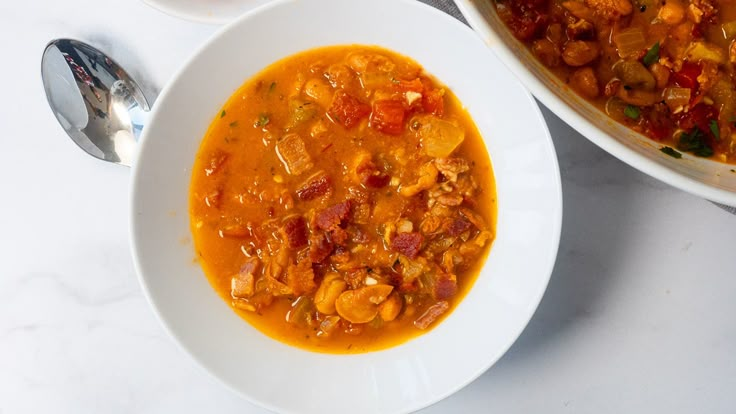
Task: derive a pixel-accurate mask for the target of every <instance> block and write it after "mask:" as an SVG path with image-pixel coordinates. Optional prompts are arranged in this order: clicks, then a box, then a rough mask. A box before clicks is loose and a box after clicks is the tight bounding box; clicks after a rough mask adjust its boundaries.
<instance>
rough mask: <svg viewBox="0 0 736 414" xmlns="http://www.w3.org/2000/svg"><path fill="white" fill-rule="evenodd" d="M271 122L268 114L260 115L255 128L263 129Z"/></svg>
mask: <svg viewBox="0 0 736 414" xmlns="http://www.w3.org/2000/svg"><path fill="white" fill-rule="evenodd" d="M269 122H271V118H269V117H268V114H260V115H259V116H258V120H257V121H256V123H255V124H254V126H255V127H256V128H263V127H265V126H266V125H268V123H269Z"/></svg>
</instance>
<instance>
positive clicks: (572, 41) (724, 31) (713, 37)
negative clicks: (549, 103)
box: [495, 0, 736, 163]
mask: <svg viewBox="0 0 736 414" xmlns="http://www.w3.org/2000/svg"><path fill="white" fill-rule="evenodd" d="M495 2H496V8H497V10H498V14H499V16H500V17H501V19H502V20H503V21H504V22H505V23H506V25H507V26H508V27H509V29H510V30H511V31H512V32H513V34H514V35H515V36H516V37H517V38H519V39H520V40H522V41H524V42H525V43H526V44H527V45H528V46H529V48H530V49H531V51H532V53H533V54H534V55H535V56H536V58H537V59H538V60H539V61H540V62H542V63H543V64H544V65H545V66H547V67H548V68H549V69H550V70H551V71H552V72H553V73H555V74H556V75H557V76H559V77H560V78H561V79H563V80H564V81H565V82H567V83H568V84H569V85H570V87H571V88H572V89H574V90H575V91H577V92H578V93H579V94H580V95H581V96H582V97H584V98H586V99H588V100H589V101H591V102H592V103H594V104H596V105H597V106H598V107H599V108H601V109H603V110H605V111H606V112H607V113H608V115H609V116H611V117H612V118H613V119H615V120H617V121H619V122H621V123H623V124H625V125H627V126H629V127H631V128H632V129H634V130H636V131H638V132H641V133H642V134H644V135H646V136H648V137H650V138H651V139H653V140H655V141H658V142H661V143H662V144H663V146H662V150H663V152H665V153H666V154H668V155H671V156H673V157H676V158H680V157H681V156H682V154H681V152H688V153H692V154H694V155H696V156H699V157H711V158H713V159H715V160H718V161H722V162H728V163H736V124H735V122H736V117H735V115H736V89H735V88H734V68H733V65H734V63H736V43H734V39H736V3H734V2H733V1H731V0H666V1H654V0H495Z"/></svg>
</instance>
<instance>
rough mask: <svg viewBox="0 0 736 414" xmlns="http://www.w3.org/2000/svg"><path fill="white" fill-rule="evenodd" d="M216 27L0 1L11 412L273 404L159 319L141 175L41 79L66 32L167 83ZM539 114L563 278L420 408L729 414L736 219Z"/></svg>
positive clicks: (141, 11)
mask: <svg viewBox="0 0 736 414" xmlns="http://www.w3.org/2000/svg"><path fill="white" fill-rule="evenodd" d="M215 30H216V28H215V27H212V26H204V25H198V24H193V23H188V22H184V21H180V20H176V19H174V18H171V17H168V16H165V15H163V14H161V13H159V12H157V11H155V10H153V9H151V8H149V7H147V6H145V5H144V4H142V3H141V2H140V1H135V0H130V1H125V2H119V1H115V2H113V1H100V0H66V1H53V0H31V1H23V2H17V1H2V2H0V34H2V38H3V41H2V45H3V46H2V50H3V56H4V62H3V65H2V67H1V68H0V78H1V79H3V81H4V82H3V86H4V87H3V93H2V99H0V120H1V121H2V126H3V129H4V133H3V134H0V142H1V143H2V148H3V149H2V150H1V151H0V189H1V190H2V192H3V196H2V198H1V200H2V202H0V257H1V258H2V259H1V260H0V413H2V414H6V413H8V414H10V413H13V414H15V413H36V412H38V413H41V412H44V413H131V412H135V413H165V412H177V413H198V412H210V411H212V409H213V408H216V410H217V412H220V413H230V412H232V413H235V412H239V413H243V412H245V413H262V412H265V411H264V410H261V409H259V408H257V407H255V406H252V405H250V404H249V403H247V402H246V401H244V400H242V399H241V398H239V397H238V396H237V395H234V394H233V393H231V392H230V391H228V390H227V389H225V388H223V387H222V386H220V384H219V383H217V382H216V381H215V380H213V379H211V378H210V377H209V376H208V375H207V374H205V373H204V372H203V371H201V370H200V369H199V368H198V367H197V366H196V365H195V364H194V362H192V361H191V360H190V359H189V357H188V356H187V355H185V354H184V353H183V351H181V350H180V349H179V348H178V347H177V346H176V345H175V344H174V342H173V341H172V340H171V339H170V338H169V337H168V336H167V335H166V333H165V332H164V330H163V329H162V327H161V326H160V325H159V323H158V322H157V321H156V320H155V317H154V314H153V312H152V311H151V309H150V308H149V306H148V305H147V304H146V301H145V299H144V297H143V295H142V293H141V289H140V287H139V286H138V282H137V280H136V276H135V274H134V270H133V265H132V260H131V255H130V253H129V249H128V228H127V226H128V223H127V217H128V186H129V170H128V169H127V168H123V167H118V166H115V165H112V164H107V163H104V162H101V161H98V160H95V159H93V158H91V157H89V156H87V155H85V154H83V153H82V151H80V150H79V149H78V148H77V147H76V146H75V145H74V144H73V143H72V142H71V141H70V140H69V139H68V138H67V137H66V136H65V134H64V132H63V131H62V130H61V128H60V127H59V125H58V124H57V122H56V120H55V119H54V117H53V116H52V114H51V112H50V110H49V109H48V107H47V104H46V100H45V97H44V94H43V89H42V85H41V81H40V70H39V64H40V57H41V52H42V50H43V47H44V45H45V44H46V43H47V42H48V41H49V40H50V39H52V38H55V37H65V36H66V37H73V38H79V39H82V40H85V41H88V42H91V43H92V44H94V45H96V46H98V47H100V48H102V49H103V50H106V51H108V52H109V53H110V54H111V55H112V56H113V57H114V58H115V59H116V60H117V61H118V62H119V63H121V64H123V65H124V66H125V67H126V68H129V71H130V72H131V73H132V74H133V75H134V76H135V77H136V78H137V79H139V81H141V82H142V83H144V88H146V89H148V90H149V91H153V92H157V91H158V90H159V89H160V88H161V87H162V86H163V85H164V84H165V82H166V81H167V79H168V78H169V77H170V76H171V75H172V73H173V72H174V71H175V69H176V68H177V67H178V66H179V65H180V64H181V63H182V62H183V61H184V60H185V59H186V58H187V56H188V55H189V54H190V53H191V52H192V51H193V49H194V48H196V47H197V46H198V45H200V44H202V43H203V42H204V41H205V39H207V37H208V36H210V35H211V34H212V33H213V32H214V31H215ZM544 114H545V116H546V118H547V121H548V122H549V126H550V130H551V132H552V136H553V137H554V141H555V145H556V146H557V151H558V154H559V158H560V166H561V169H562V180H563V182H562V185H563V191H564V208H565V213H564V223H563V231H562V241H561V245H560V251H559V256H558V259H557V265H556V267H555V271H554V274H553V275H552V280H551V283H550V285H549V289H548V291H547V293H546V295H545V297H544V299H543V301H542V304H541V306H540V307H539V310H538V311H537V313H536V315H535V316H534V318H533V319H532V321H531V323H530V325H529V326H528V327H527V329H526V330H525V332H524V333H523V335H522V336H521V338H520V339H519V340H518V341H517V343H516V344H515V345H514V346H513V347H512V348H511V350H510V351H509V352H508V354H506V356H504V357H503V358H502V359H501V360H500V361H499V362H498V363H497V364H496V365H495V366H494V367H492V368H491V369H490V370H489V371H488V372H487V373H486V374H485V375H483V376H482V377H481V378H479V379H478V380H477V381H475V382H474V383H472V384H471V385H469V386H468V387H466V388H465V389H463V390H462V391H460V392H459V393H457V394H455V395H454V396H452V397H450V398H448V399H446V400H444V401H442V402H440V403H438V404H436V405H435V406H433V407H430V408H428V409H427V410H425V412H426V413H446V412H462V413H466V412H500V413H508V412H544V413H601V414H602V413H623V412H655V413H658V412H667V413H668V414H672V413H692V412H707V413H727V412H733V411H734V406H736V393H734V390H735V389H736V352H734V349H736V322H735V321H736V319H735V318H734V315H736V300H734V296H736V266H735V264H736V263H734V258H736V253H735V252H736V250H735V248H736V216H733V215H730V214H728V213H726V212H725V211H723V210H721V209H719V208H718V207H716V206H714V205H713V204H711V203H709V202H708V201H705V200H702V199H699V198H697V197H695V196H692V195H689V194H685V193H683V192H680V191H678V190H675V189H673V188H671V187H668V186H666V185H664V184H661V183H659V182H656V181H654V180H653V179H651V178H649V177H647V176H644V175H643V174H641V173H639V172H637V171H635V170H633V169H632V168H630V167H628V166H627V165H624V164H623V163H621V162H620V161H618V160H616V159H614V158H612V157H611V156H609V155H607V154H606V153H604V152H603V151H601V150H600V149H598V148H597V147H595V146H594V145H592V144H591V143H589V142H588V141H586V140H585V139H584V138H583V137H581V136H580V135H579V134H577V133H576V132H575V131H573V130H572V129H571V128H569V127H568V126H566V125H565V124H564V123H562V122H561V121H560V120H559V119H558V118H557V117H555V116H554V115H552V114H551V113H550V112H549V111H546V110H545V111H544ZM285 398H286V397H285Z"/></svg>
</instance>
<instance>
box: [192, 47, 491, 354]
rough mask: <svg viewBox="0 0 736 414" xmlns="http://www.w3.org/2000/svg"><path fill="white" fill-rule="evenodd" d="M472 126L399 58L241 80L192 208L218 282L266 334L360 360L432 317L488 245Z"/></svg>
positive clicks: (487, 208) (354, 60)
mask: <svg viewBox="0 0 736 414" xmlns="http://www.w3.org/2000/svg"><path fill="white" fill-rule="evenodd" d="M495 214H496V200H495V187H494V179H493V173H492V170H491V164H490V160H489V158H488V155H487V152H486V149H485V147H484V144H483V141H482V139H481V137H480V135H479V133H478V130H477V129H476V127H475V125H474V124H473V121H472V120H471V119H470V117H469V115H468V114H467V112H466V111H465V110H464V109H463V108H462V106H461V104H460V102H459V101H458V100H457V99H456V98H455V96H454V95H453V94H452V93H451V91H449V90H448V89H447V88H445V87H443V86H442V85H440V84H439V83H438V82H436V81H435V80H433V79H432V78H430V77H429V76H428V75H427V74H425V73H424V71H423V70H422V68H421V67H420V66H419V65H418V64H417V63H415V62H414V61H412V60H410V59H408V58H407V57H404V56H400V55H398V54H395V53H392V52H390V51H388V50H385V49H380V48H376V47H364V46H335V47H327V48H319V49H315V50H310V51H306V52H303V53H300V54H297V55H294V56H291V57H288V58H286V59H284V60H282V61H279V62H277V63H275V64H273V65H271V66H269V67H268V68H266V69H265V70H263V71H262V72H261V73H259V74H257V75H256V76H255V77H253V78H252V79H250V80H248V81H247V82H246V83H245V84H244V85H243V86H242V87H241V88H240V89H239V90H238V91H237V92H235V94H234V95H233V96H232V97H231V98H230V99H229V100H228V102H227V103H226V104H225V105H224V107H223V108H222V110H221V112H219V113H218V114H217V115H216V117H215V119H214V121H213V122H212V124H211V126H210V128H209V130H208V131H207V134H206V136H205V137H204V139H203V140H202V143H201V147H200V149H199V151H198V153H197V157H196V160H195V164H194V169H193V173H192V181H191V188H190V217H191V226H192V233H193V236H194V243H195V247H196V249H197V254H198V256H199V261H200V263H201V265H202V267H203V269H204V271H205V274H206V275H207V277H208V279H209V281H210V283H211V284H212V286H213V287H214V288H215V290H216V291H217V292H218V293H219V294H220V295H221V296H222V297H223V298H224V299H225V300H226V301H227V302H228V303H230V304H231V306H232V307H233V308H234V309H235V311H236V312H238V313H239V314H240V315H241V316H242V317H243V318H245V319H246V320H247V321H248V322H250V323H251V324H252V325H253V326H255V327H256V328H257V329H258V330H260V331H262V332H263V333H265V334H267V335H269V336H271V337H272V338H275V339H278V340H280V341H283V342H286V343H288V344H291V345H295V346H298V347H302V348H305V349H309V350H313V351H320V352H332V353H357V352H366V351H372V350H378V349H382V348H386V347H390V346H394V345H397V344H399V343H402V342H404V341H406V340H408V339H410V338H412V337H415V336H417V335H419V334H421V333H423V332H426V331H427V330H429V329H431V328H433V327H434V326H436V325H437V324H438V323H439V321H440V320H441V319H442V318H444V317H445V316H446V315H447V314H448V313H450V311H451V310H452V309H453V308H454V307H455V306H456V305H457V303H458V302H459V301H460V299H461V298H462V297H463V296H464V295H465V294H466V293H467V291H468V289H470V287H471V286H472V284H473V282H474V281H475V279H476V277H477V275H478V273H479V271H480V267H481V266H482V263H483V261H484V259H485V256H486V255H487V253H488V250H489V248H490V245H491V243H492V241H493V239H494V230H493V229H494V224H495Z"/></svg>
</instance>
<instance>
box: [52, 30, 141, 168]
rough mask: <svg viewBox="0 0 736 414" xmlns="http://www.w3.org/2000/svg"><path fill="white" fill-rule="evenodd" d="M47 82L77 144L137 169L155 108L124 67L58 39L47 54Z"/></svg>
mask: <svg viewBox="0 0 736 414" xmlns="http://www.w3.org/2000/svg"><path fill="white" fill-rule="evenodd" d="M41 77H42V81H43V86H44V90H45V91H46V98H47V99H48V102H49V106H51V110H52V111H53V112H54V115H55V116H56V119H57V120H58V121H59V123H60V124H61V126H62V128H64V130H65V131H66V133H67V134H69V137H71V139H72V141H74V142H75V143H76V144H77V145H79V147H80V148H82V149H83V150H84V151H85V152H87V153H88V154H90V155H92V156H93V157H96V158H99V159H101V160H105V161H110V162H113V163H117V164H121V165H126V166H131V164H132V163H133V159H134V157H135V153H136V141H137V140H138V137H139V136H140V133H141V130H142V128H143V125H144V123H145V120H146V118H147V114H148V112H149V111H150V106H149V105H148V101H147V100H146V98H145V96H144V95H143V92H141V90H140V88H139V87H138V84H137V83H136V82H135V81H134V80H133V79H132V78H131V77H130V76H129V75H128V74H127V73H126V72H125V70H123V68H122V67H120V66H119V65H118V64H117V63H115V62H114V61H113V60H112V59H110V58H109V57H107V56H106V55H105V54H103V53H102V52H100V51H99V50H97V49H95V48H94V47H92V46H90V45H88V44H86V43H83V42H80V41H78V40H72V39H56V40H53V41H51V42H50V43H49V44H48V45H47V46H46V49H45V50H44V52H43V57H42V59H41Z"/></svg>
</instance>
